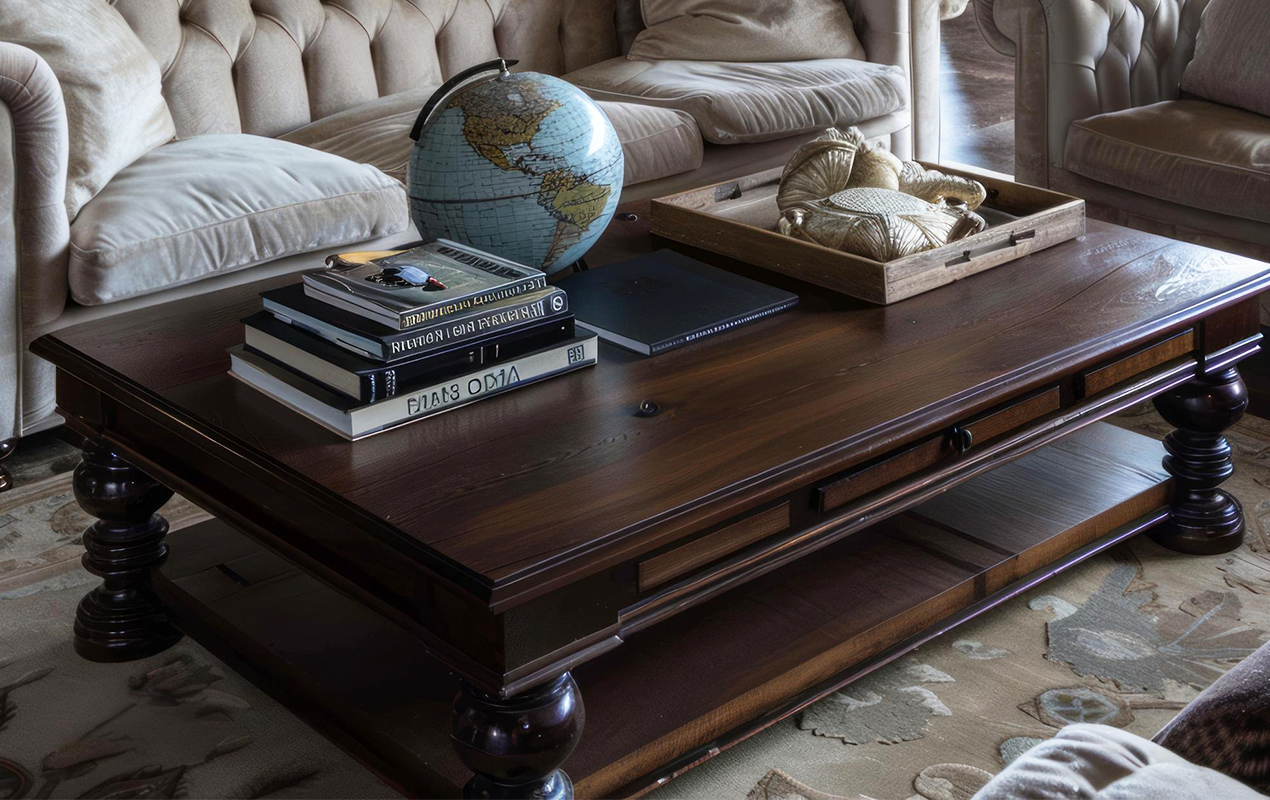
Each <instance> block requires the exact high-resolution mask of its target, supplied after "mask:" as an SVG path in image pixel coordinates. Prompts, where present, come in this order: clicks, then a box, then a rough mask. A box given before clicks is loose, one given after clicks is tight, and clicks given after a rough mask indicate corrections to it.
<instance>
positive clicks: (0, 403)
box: [0, 42, 70, 439]
mask: <svg viewBox="0 0 1270 800" xmlns="http://www.w3.org/2000/svg"><path fill="white" fill-rule="evenodd" d="M68 148H69V140H68V137H67V130H66V106H65V105H64V103H63V100H62V89H61V86H60V85H59V84H58V82H57V78H56V77H55V76H54V75H53V70H52V69H50V68H49V65H48V64H47V63H45V61H44V59H42V58H40V57H39V56H38V55H37V54H36V53H34V52H33V51H31V50H29V49H27V48H25V47H21V46H19V45H16V44H12V43H10V42H0V439H7V438H9V437H10V436H13V435H16V434H20V433H21V428H22V416H23V412H24V411H31V410H32V409H26V408H25V407H24V402H23V395H24V387H29V385H30V384H33V383H41V384H46V383H47V382H48V381H47V380H41V381H31V380H29V379H30V378H34V377H35V376H31V375H29V373H30V372H31V369H32V368H33V367H32V364H33V363H34V361H35V360H34V359H33V358H32V357H31V356H28V355H26V332H27V331H28V330H30V329H31V328H32V327H34V326H36V325H40V324H42V323H46V322H50V321H52V320H53V319H56V318H57V317H58V316H60V314H61V313H62V309H63V308H64V307H65V304H66V265H67V253H68V244H69V242H70V231H69V223H68V220H67V218H66V205H65V199H66V164H67V158H68V152H69V151H68ZM40 363H42V362H40ZM34 369H37V370H38V369H39V367H38V366H37V367H34ZM48 371H49V372H50V373H51V370H48ZM43 378H45V379H47V378H48V376H43Z"/></svg>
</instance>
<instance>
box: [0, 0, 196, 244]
mask: <svg viewBox="0 0 1270 800" xmlns="http://www.w3.org/2000/svg"><path fill="white" fill-rule="evenodd" d="M0 41H4V42H13V43H15V44H20V45H24V46H26V47H29V48H30V49H31V50H34V51H35V52H36V53H39V54H40V55H41V56H42V57H43V58H44V60H45V61H47V62H48V65H49V66H50V67H51V68H52V69H53V74H54V75H56V76H57V80H58V83H59V84H61V88H62V97H63V99H64V101H65V103H66V126H67V133H68V137H69V145H70V147H69V151H68V159H67V169H66V213H67V215H68V217H69V218H70V219H74V218H75V215H76V214H78V213H79V210H80V209H81V208H82V207H83V205H84V204H85V203H87V202H88V201H89V200H90V199H92V197H93V195H95V194H97V192H99V191H101V188H102V187H103V186H105V185H106V182H107V181H109V180H110V179H111V177H112V176H114V175H115V173H117V172H118V171H119V170H121V169H123V168H124V167H126V166H128V165H129V164H131V163H132V162H133V161H134V160H135V159H136V158H138V157H139V156H141V155H142V154H144V153H146V152H147V151H149V150H152V149H153V148H155V147H158V146H159V145H161V144H163V143H164V142H166V141H168V140H169V139H171V138H172V136H173V132H174V129H173V127H172V116H171V114H169V113H168V106H167V103H165V102H164V100H163V94H162V86H161V83H160V75H159V65H158V63H157V62H156V61H155V60H154V58H153V57H152V56H151V55H150V52H149V51H148V50H146V48H145V45H143V44H142V43H141V40H140V39H138V38H137V36H136V34H134V33H133V32H132V29H131V28H129V27H128V24H127V23H126V22H124V20H123V17H121V16H119V12H117V11H115V10H114V9H113V8H111V7H110V5H108V4H107V3H104V2H102V1H101V0H40V2H38V3H33V2H31V0H0Z"/></svg>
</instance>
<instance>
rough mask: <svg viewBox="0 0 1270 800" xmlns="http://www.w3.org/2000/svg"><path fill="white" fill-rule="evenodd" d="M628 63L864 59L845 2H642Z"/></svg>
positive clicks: (748, 0)
mask: <svg viewBox="0 0 1270 800" xmlns="http://www.w3.org/2000/svg"><path fill="white" fill-rule="evenodd" d="M641 7H642V9H643V12H644V24H645V25H647V26H648V27H647V28H645V29H644V30H643V31H641V32H640V34H639V35H638V36H636V37H635V42H634V43H633V44H632V45H631V50H630V53H629V54H628V57H629V58H632V59H636V60H648V61H657V60H669V59H683V60H688V61H806V60H808V59H813V58H856V59H863V58H864V48H863V47H862V46H861V45H860V40H859V39H857V38H856V35H855V28H853V27H852V25H851V15H850V14H848V13H847V7H846V6H845V5H844V4H843V0H779V1H777V0H641Z"/></svg>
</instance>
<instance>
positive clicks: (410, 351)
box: [260, 283, 569, 361]
mask: <svg viewBox="0 0 1270 800" xmlns="http://www.w3.org/2000/svg"><path fill="white" fill-rule="evenodd" d="M260 298H261V299H262V300H264V304H265V310H266V311H269V312H270V313H272V314H273V315H274V316H275V317H277V318H278V319H279V320H281V321H283V322H285V323H287V324H288V325H294V326H295V327H297V328H302V329H304V330H305V331H307V332H308V333H311V334H314V335H315V336H320V337H322V338H323V339H326V340H327V341H329V342H331V343H333V344H337V345H339V346H340V347H343V348H345V349H346V350H349V351H350V352H353V353H356V354H357V355H360V356H363V357H365V358H370V359H374V360H377V361H397V360H398V359H403V358H413V357H415V356H420V355H424V354H425V353H430V352H435V351H439V350H441V349H443V348H446V347H449V346H452V345H455V344H458V343H460V342H464V341H467V340H469V339H473V338H476V337H478V336H489V335H492V334H495V333H501V332H506V331H511V330H514V329H516V328H519V327H521V326H523V325H527V324H529V323H532V322H540V321H542V320H544V319H546V318H548V317H551V316H553V315H555V314H559V313H562V312H564V311H566V310H567V309H568V308H569V298H568V296H567V295H565V293H564V292H563V291H562V290H560V289H554V288H547V289H541V290H538V291H536V292H529V293H527V294H523V295H520V296H518V297H513V298H510V299H507V300H502V301H499V302H495V303H489V304H487V305H482V306H476V307H475V308H472V309H469V310H467V311H464V312H460V313H458V314H454V315H452V316H449V317H444V318H442V319H441V320H440V321H437V322H433V323H431V324H429V325H425V326H420V327H417V328H412V329H410V330H408V331H399V330H397V329H395V328H390V327H388V326H387V325H382V324H380V323H378V322H375V321H374V320H371V319H367V318H366V317H363V316H360V315H358V314H354V313H352V312H351V311H345V310H343V309H342V308H339V307H337V306H334V305H330V304H328V303H323V302H322V301H320V300H315V299H314V298H312V297H309V296H308V295H307V294H305V292H304V286H303V285H302V284H298V283H297V284H293V285H291V286H283V287H282V288H280V289H273V290H270V291H268V292H262V293H261V295H260Z"/></svg>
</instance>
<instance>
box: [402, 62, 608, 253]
mask: <svg viewBox="0 0 1270 800" xmlns="http://www.w3.org/2000/svg"><path fill="white" fill-rule="evenodd" d="M557 84H558V85H557ZM474 88H477V89H479V90H478V91H462V92H460V93H459V94H457V95H455V96H454V97H452V98H450V99H449V101H448V102H447V103H446V106H445V109H444V111H443V113H442V115H440V116H441V117H445V116H447V115H449V114H452V113H457V114H459V115H461V117H462V124H461V128H460V130H461V136H462V138H463V140H464V142H465V143H466V145H467V146H468V147H470V148H471V150H472V151H473V152H474V153H476V154H477V155H479V156H480V158H481V159H482V160H483V161H485V162H487V163H488V164H490V165H492V166H493V167H495V168H497V169H498V170H499V171H501V172H505V173H511V174H513V175H517V176H521V177H524V178H527V179H531V180H532V181H533V183H532V184H531V185H530V186H529V187H526V189H525V190H524V191H521V192H518V193H516V194H515V195H503V196H501V197H496V198H495V197H490V198H482V199H481V202H484V203H485V204H486V205H488V204H491V203H495V202H497V201H513V200H516V199H518V198H526V199H527V198H529V197H533V198H534V200H535V201H536V204H537V206H538V207H540V208H541V209H542V211H544V212H545V213H546V214H547V215H548V216H549V217H550V218H551V219H553V220H554V222H555V227H554V231H552V234H551V238H550V242H549V244H548V245H547V247H546V251H545V253H544V254H543V255H542V259H541V266H542V268H543V269H549V268H550V267H551V266H553V265H555V264H556V263H557V262H559V261H560V260H561V259H562V258H563V257H565V256H566V254H568V253H570V251H571V250H573V249H574V248H576V247H577V246H578V245H580V244H582V243H583V242H587V244H588V246H589V244H590V243H592V242H593V238H592V237H591V236H590V234H592V233H593V232H594V237H595V238H598V235H599V231H594V228H595V227H596V225H597V223H601V220H602V221H603V222H602V223H601V224H600V231H602V230H603V227H604V226H605V225H607V222H608V220H609V219H610V218H611V216H612V211H613V210H614V208H615V206H616V200H617V195H618V194H619V193H620V185H621V170H622V168H623V155H622V150H621V145H620V143H619V142H618V141H617V138H616V133H615V132H614V131H613V129H612V126H611V124H610V123H609V122H608V120H607V117H605V116H604V114H603V112H602V111H601V110H600V109H599V107H598V106H595V104H594V101H592V100H591V99H590V98H587V97H586V96H585V95H584V94H582V93H581V92H580V90H578V89H576V88H575V87H573V86H572V85H570V84H568V83H566V82H564V81H561V80H559V79H557V78H552V77H551V76H543V75H539V74H537V73H514V74H505V75H502V76H500V77H497V78H494V79H492V80H490V81H488V82H484V83H481V84H478V85H477V86H476V87H474ZM544 89H545V90H544ZM561 95H563V96H561ZM570 100H573V101H576V102H578V103H582V111H581V112H576V111H573V110H572V109H570V113H572V114H574V115H575V116H576V114H577V113H582V114H586V115H587V116H589V117H592V119H591V120H590V121H591V124H592V127H591V128H590V129H588V133H589V136H590V137H592V138H594V137H595V136H596V132H595V130H594V126H595V125H597V124H598V125H603V126H604V128H606V129H607V130H606V131H602V132H601V133H603V134H604V138H603V140H602V142H601V146H600V147H599V148H598V150H599V152H598V153H595V154H591V153H588V156H590V155H598V156H599V163H596V162H595V160H594V159H592V161H590V162H589V163H586V164H584V165H582V166H585V167H590V168H589V169H579V168H578V166H580V165H574V164H569V163H567V161H566V159H564V158H562V157H561V156H560V154H559V152H557V151H554V150H552V149H551V147H550V146H548V147H547V148H545V149H544V148H542V147H538V146H536V145H535V143H534V140H535V139H536V138H537V137H539V134H540V133H542V131H543V128H544V125H549V124H550V120H551V118H552V115H554V114H560V113H562V109H566V108H569V106H568V101H570ZM430 127H431V126H430ZM425 135H426V134H425ZM419 144H420V147H417V148H416V151H415V154H414V155H412V160H411V170H410V172H411V177H412V178H413V177H415V175H416V173H424V174H426V173H427V169H428V166H429V165H427V164H422V163H419V164H417V163H416V161H417V160H421V159H419V158H418V157H419V155H420V149H421V147H423V146H424V145H425V136H421V137H420V139H419ZM555 144H556V145H558V144H559V143H555ZM590 144H591V145H594V142H591V143H590ZM606 147H607V148H608V151H609V154H608V155H607V157H606V154H605V148H606ZM419 189H420V187H417V186H416V185H414V184H413V183H412V186H411V192H410V195H411V201H412V202H411V205H412V209H413V211H414V216H415V217H416V224H418V225H419V227H420V232H421V233H425V235H427V234H431V233H435V234H436V235H447V236H451V237H455V235H456V233H457V232H456V231H455V230H451V228H452V227H455V222H456V220H455V217H456V216H457V217H458V218H459V220H460V221H462V220H463V214H464V213H465V212H466V209H461V208H460V209H448V208H447V207H448V206H454V205H457V204H459V203H461V202H469V203H475V202H477V201H458V200H450V199H446V198H429V197H424V196H421V192H420V191H419ZM425 206H430V208H429V207H425ZM447 210H448V211H449V213H448V214H447V213H446V211H447ZM429 223H431V224H429ZM434 226H437V227H439V228H440V230H433V229H432V228H433V227H434ZM425 228H429V230H427V231H425ZM459 238H463V237H461V236H460V237H459ZM466 238H468V240H469V241H470V243H471V244H474V245H476V246H478V247H482V246H487V244H488V243H487V242H483V241H475V240H473V239H479V238H481V237H479V236H468V237H466ZM484 238H485V239H493V240H497V239H498V238H499V235H498V234H491V233H488V232H487V233H486V234H485V235H484ZM588 240H590V241H588ZM501 254H502V255H505V256H507V257H514V256H512V255H511V254H509V253H507V252H503V253H501ZM579 255H580V254H579ZM573 260H576V257H570V258H569V259H568V261H570V262H571V261H573ZM561 266H567V263H564V264H561Z"/></svg>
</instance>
